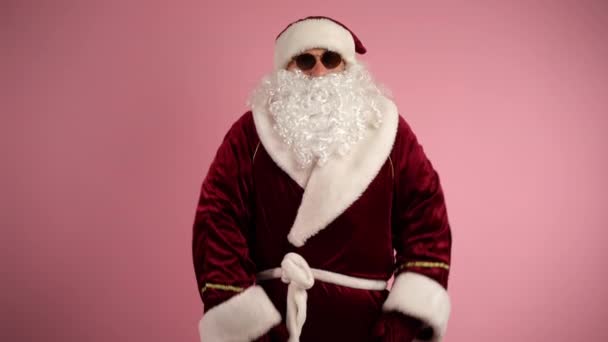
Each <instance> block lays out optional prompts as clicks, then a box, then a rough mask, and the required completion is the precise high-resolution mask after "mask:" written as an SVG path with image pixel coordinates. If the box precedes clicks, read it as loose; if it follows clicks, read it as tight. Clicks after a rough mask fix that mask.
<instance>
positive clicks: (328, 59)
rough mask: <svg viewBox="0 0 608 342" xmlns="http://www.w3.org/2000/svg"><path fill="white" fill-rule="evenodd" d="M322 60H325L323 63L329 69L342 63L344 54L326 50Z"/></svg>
mask: <svg viewBox="0 0 608 342" xmlns="http://www.w3.org/2000/svg"><path fill="white" fill-rule="evenodd" d="M321 62H323V65H325V67H326V68H327V69H333V68H335V67H337V66H338V65H340V63H341V62H342V56H340V54H339V53H336V52H333V51H326V52H325V53H324V54H323V57H321Z"/></svg>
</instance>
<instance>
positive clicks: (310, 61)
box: [293, 51, 342, 71]
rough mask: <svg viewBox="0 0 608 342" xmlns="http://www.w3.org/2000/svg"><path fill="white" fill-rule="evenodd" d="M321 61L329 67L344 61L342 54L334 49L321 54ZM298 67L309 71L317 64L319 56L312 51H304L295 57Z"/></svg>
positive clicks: (331, 67)
mask: <svg viewBox="0 0 608 342" xmlns="http://www.w3.org/2000/svg"><path fill="white" fill-rule="evenodd" d="M320 59H321V63H323V65H324V66H325V68H327V69H333V68H335V67H337V66H338V65H340V63H342V56H340V54H339V53H337V52H333V51H325V52H323V54H322V55H321V58H320ZM293 60H294V61H295V62H296V65H297V66H298V68H299V69H300V70H302V71H307V70H310V69H312V68H314V67H315V65H316V64H317V56H315V55H313V54H311V53H303V54H300V55H297V56H295V57H294V58H293Z"/></svg>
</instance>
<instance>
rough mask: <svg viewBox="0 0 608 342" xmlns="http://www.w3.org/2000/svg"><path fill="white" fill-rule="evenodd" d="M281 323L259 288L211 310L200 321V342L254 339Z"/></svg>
mask: <svg viewBox="0 0 608 342" xmlns="http://www.w3.org/2000/svg"><path fill="white" fill-rule="evenodd" d="M280 322H281V314H280V313H279V312H278V311H277V309H276V308H275V307H274V305H273V304H272V302H271V301H270V299H269V298H268V296H267V295H266V292H264V289H263V288H262V287H260V286H259V285H254V286H251V287H249V288H247V289H246V290H245V291H243V292H241V293H239V294H237V295H235V296H234V297H232V298H230V299H228V300H227V301H225V302H223V303H221V304H219V305H217V306H215V307H213V308H211V310H209V312H206V313H205V314H204V315H203V318H201V320H200V322H199V324H198V332H199V336H200V339H201V342H211V341H221V342H224V341H250V340H254V339H256V338H258V337H260V336H262V335H263V334H265V333H266V332H268V331H269V330H270V329H271V328H272V327H274V326H275V325H277V324H279V323H280Z"/></svg>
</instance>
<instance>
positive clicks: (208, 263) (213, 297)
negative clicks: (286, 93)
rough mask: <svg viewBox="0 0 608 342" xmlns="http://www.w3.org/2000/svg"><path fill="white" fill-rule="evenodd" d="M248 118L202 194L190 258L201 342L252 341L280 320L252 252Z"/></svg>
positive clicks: (227, 143)
mask: <svg viewBox="0 0 608 342" xmlns="http://www.w3.org/2000/svg"><path fill="white" fill-rule="evenodd" d="M250 118H251V117H250V115H249V116H248V115H244V116H243V117H241V118H240V119H239V120H237V122H235V123H234V124H233V126H232V127H231V128H230V130H229V131H228V133H227V134H226V135H225V137H224V139H223V141H222V143H221V145H220V147H219V149H218V150H217V153H216V155H215V158H214V160H213V161H212V163H211V166H210V167H209V171H208V173H207V176H206V177H205V179H204V181H203V184H202V186H201V190H200V196H199V199H198V204H197V207H196V214H195V219H194V225H193V239H192V256H193V262H194V270H195V275H196V280H197V284H198V289H199V294H200V298H201V300H202V302H203V304H204V315H203V317H202V319H201V320H200V322H199V334H200V337H201V341H204V342H209V341H233V340H238V341H244V340H254V339H256V338H258V337H260V336H262V335H264V334H265V333H266V332H267V331H269V330H270V329H271V328H272V327H273V326H275V325H277V324H278V323H279V322H280V321H281V316H280V314H279V312H278V311H277V309H276V308H275V307H274V305H273V304H272V302H271V301H270V299H269V298H268V296H267V295H266V293H265V291H264V289H263V288H262V287H260V286H258V285H255V271H256V270H255V264H254V263H253V261H252V260H251V257H250V254H249V248H248V239H247V236H248V233H249V230H250V229H251V222H252V218H251V212H252V209H251V195H252V175H251V171H252V154H253V149H252V148H251V145H252V144H251V143H250V140H251V132H250V130H251V129H254V128H252V125H253V124H252V121H251V120H249V119H250Z"/></svg>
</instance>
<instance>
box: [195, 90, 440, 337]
mask: <svg viewBox="0 0 608 342" xmlns="http://www.w3.org/2000/svg"><path fill="white" fill-rule="evenodd" d="M385 106H386V110H385V112H386V114H385V120H384V123H383V124H382V126H381V127H380V128H379V129H377V130H376V131H375V132H374V133H373V134H371V135H370V136H369V137H368V138H366V139H367V140H365V141H363V142H362V143H360V144H358V146H359V147H358V148H357V149H354V151H353V152H352V153H351V154H350V155H349V156H348V157H347V158H344V159H345V160H340V161H335V162H334V164H331V162H329V163H328V164H326V165H325V166H323V167H321V168H316V169H314V170H308V172H303V171H301V170H298V169H297V167H296V166H295V163H293V161H291V159H290V154H289V151H288V150H287V149H286V148H285V146H283V145H282V143H281V142H280V140H279V139H278V137H277V136H275V135H274V132H273V131H272V129H271V123H270V121H269V116H268V115H266V114H265V113H264V112H263V111H260V110H258V111H256V110H255V109H254V111H253V112H251V111H250V112H247V113H245V114H244V115H243V116H242V117H241V118H239V119H238V120H237V121H236V122H235V123H234V125H233V126H232V127H231V128H230V130H229V131H228V133H227V134H226V136H225V138H224V140H223V142H222V144H221V146H220V147H219V149H218V151H217V154H216V156H215V158H214V160H213V163H212V164H211V166H210V169H209V172H208V174H207V176H206V178H205V180H204V182H203V184H202V188H201V192H200V198H199V202H198V206H197V211H196V216H195V222H194V231H193V258H194V268H195V273H196V279H197V283H198V288H199V290H200V293H201V299H202V301H203V302H204V306H205V315H204V316H203V319H201V324H200V326H199V329H200V330H201V338H202V339H205V338H206V340H205V342H208V341H211V340H218V341H221V340H232V339H234V340H243V341H246V340H255V339H257V340H260V341H286V340H287V332H286V330H285V324H284V317H285V308H286V291H287V285H286V284H284V283H283V282H282V281H281V280H280V279H274V280H267V281H263V282H256V273H258V272H260V271H263V270H266V269H270V268H276V267H280V265H281V261H282V260H283V257H284V256H285V255H286V254H287V253H289V252H295V253H298V254H299V255H301V256H302V257H303V258H304V259H305V260H306V261H307V262H308V264H309V265H310V267H313V268H318V269H323V270H327V271H332V272H337V273H341V274H345V275H350V276H355V277H361V278H368V279H379V280H388V279H389V278H390V277H391V276H393V275H395V276H397V277H396V278H395V279H396V280H395V283H394V286H393V288H392V289H391V290H390V292H389V290H384V291H373V290H358V289H352V288H348V287H344V286H339V285H334V284H330V283H324V282H321V281H316V282H315V284H314V286H313V287H312V288H311V289H309V290H308V307H307V319H306V322H305V324H304V327H303V330H302V335H301V338H300V340H301V341H373V340H376V339H377V340H385V341H390V340H392V339H394V340H399V341H401V340H411V339H412V338H413V335H415V334H417V333H418V332H419V328H420V324H422V323H424V325H425V326H428V327H429V328H430V329H431V330H430V331H431V332H432V334H433V335H434V336H433V338H434V340H436V341H439V340H440V339H441V336H443V334H444V332H445V328H446V325H447V319H448V316H449V298H448V296H447V280H448V272H449V271H448V269H449V264H450V253H451V233H450V226H449V223H448V219H447V213H446V206H445V201H444V196H443V192H442V188H441V185H440V182H439V177H438V174H437V172H436V171H435V170H434V168H433V167H432V165H431V163H430V161H429V160H428V159H427V157H426V156H425V154H424V151H423V148H422V146H421V145H420V144H419V143H418V141H417V139H416V136H415V134H414V133H413V132H412V130H411V128H410V127H409V125H408V124H407V123H406V121H405V120H404V119H403V117H401V116H399V115H398V114H397V111H396V108H395V107H394V105H393V104H392V102H390V101H388V100H387V101H386V104H385ZM394 251H396V256H395V252H394ZM266 296H267V297H266ZM268 299H269V300H268ZM248 310H249V311H248ZM277 312H278V313H279V314H280V317H279V316H278V315H277ZM389 312H390V314H389ZM279 321H281V322H280V323H279ZM419 322H422V323H419ZM277 323H278V324H277ZM383 334H384V337H381V335H383ZM205 336H206V337H205ZM374 336H376V337H374Z"/></svg>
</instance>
